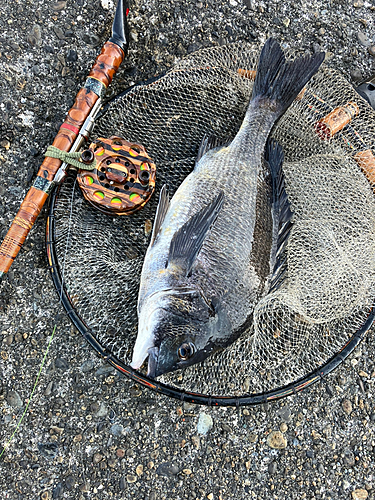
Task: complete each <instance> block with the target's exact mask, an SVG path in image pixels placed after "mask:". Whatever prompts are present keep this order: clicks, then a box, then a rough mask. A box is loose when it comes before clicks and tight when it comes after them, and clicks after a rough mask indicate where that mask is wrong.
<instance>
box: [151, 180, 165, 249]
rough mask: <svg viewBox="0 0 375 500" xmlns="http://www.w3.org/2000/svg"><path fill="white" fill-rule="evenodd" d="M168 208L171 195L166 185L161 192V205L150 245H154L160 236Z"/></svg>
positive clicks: (157, 210)
mask: <svg viewBox="0 0 375 500" xmlns="http://www.w3.org/2000/svg"><path fill="white" fill-rule="evenodd" d="M168 208H169V193H168V188H167V186H166V185H165V184H164V186H163V187H162V188H161V190H160V195H159V204H158V208H157V209H156V215H155V220H154V226H153V228H152V235H151V242H150V245H153V244H154V241H155V239H156V236H157V235H158V233H159V231H160V228H161V225H162V224H163V221H164V219H165V214H166V213H167V211H168Z"/></svg>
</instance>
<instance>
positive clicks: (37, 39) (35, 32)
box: [27, 24, 42, 47]
mask: <svg viewBox="0 0 375 500" xmlns="http://www.w3.org/2000/svg"><path fill="white" fill-rule="evenodd" d="M27 41H28V42H29V44H30V45H33V46H34V47H40V46H41V45H42V33H41V30H40V26H38V25H37V24H36V25H34V26H33V27H32V29H31V31H30V33H29V35H28V36H27Z"/></svg>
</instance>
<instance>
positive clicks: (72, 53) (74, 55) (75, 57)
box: [66, 49, 78, 62]
mask: <svg viewBox="0 0 375 500" xmlns="http://www.w3.org/2000/svg"><path fill="white" fill-rule="evenodd" d="M66 60H67V61H69V62H76V61H77V60H78V55H77V52H76V51H75V50H73V49H70V50H69V51H68V53H67V55H66Z"/></svg>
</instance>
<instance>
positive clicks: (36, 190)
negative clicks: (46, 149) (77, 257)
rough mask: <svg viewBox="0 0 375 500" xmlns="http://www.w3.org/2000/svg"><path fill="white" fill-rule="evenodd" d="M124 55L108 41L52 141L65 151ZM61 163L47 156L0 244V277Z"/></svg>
mask: <svg viewBox="0 0 375 500" xmlns="http://www.w3.org/2000/svg"><path fill="white" fill-rule="evenodd" d="M124 57H125V52H124V51H123V50H122V49H121V48H120V47H119V46H118V45H117V44H115V43H113V42H110V41H108V42H106V43H105V44H104V46H103V48H102V50H101V53H100V54H99V56H98V57H97V58H96V61H95V63H94V65H93V67H92V69H91V71H90V74H89V77H88V78H87V81H86V84H85V86H84V87H83V88H82V89H81V90H80V91H79V92H78V94H77V97H76V100H75V103H74V105H73V107H72V108H71V109H70V110H69V112H68V115H67V117H66V119H65V121H64V123H63V124H62V125H61V127H60V130H59V132H58V133H57V136H56V137H55V139H54V141H53V146H56V147H57V148H59V149H60V150H62V151H70V150H71V148H72V146H73V144H74V142H75V140H76V139H77V137H78V136H79V135H82V136H83V137H82V140H83V139H84V138H85V135H84V134H85V132H84V131H83V132H82V133H81V128H82V125H83V124H84V122H85V120H86V119H87V117H88V116H89V114H90V112H91V110H92V109H93V107H94V105H95V103H96V102H97V100H98V99H99V98H101V96H102V95H103V94H104V92H105V90H106V88H107V87H108V85H109V84H110V83H111V81H112V78H113V76H114V74H115V73H116V72H117V70H118V68H119V66H120V64H121V63H122V61H123V59H124ZM61 164H62V161H61V160H58V159H56V158H50V157H46V158H45V160H44V161H43V163H42V165H41V167H40V169H39V171H38V174H37V177H36V179H35V181H34V184H33V186H32V187H31V188H30V190H29V192H28V193H27V195H26V197H25V199H24V201H23V202H22V204H21V208H20V209H19V211H18V213H17V215H16V217H15V218H14V220H13V222H12V225H11V226H10V229H9V231H8V233H7V235H6V236H5V239H4V241H3V243H2V244H1V246H0V278H1V277H2V276H3V275H4V274H5V273H7V272H8V270H9V268H10V266H11V265H12V263H13V261H14V259H15V258H16V256H17V254H18V252H19V251H20V249H21V246H22V245H23V243H24V241H25V239H26V237H27V235H28V234H29V232H30V229H31V228H32V226H33V224H34V222H35V220H36V218H37V217H38V215H39V213H40V211H41V210H42V208H43V205H44V203H45V201H46V199H47V197H48V194H49V192H50V190H51V189H52V187H53V185H54V178H55V175H56V173H57V171H58V170H59V168H60V166H61Z"/></svg>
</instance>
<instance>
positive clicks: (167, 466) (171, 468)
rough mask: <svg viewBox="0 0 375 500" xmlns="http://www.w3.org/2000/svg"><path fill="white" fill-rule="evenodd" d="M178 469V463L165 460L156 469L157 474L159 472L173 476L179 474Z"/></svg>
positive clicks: (162, 474) (160, 474) (161, 474)
mask: <svg viewBox="0 0 375 500" xmlns="http://www.w3.org/2000/svg"><path fill="white" fill-rule="evenodd" d="M178 471H179V469H178V467H177V466H176V465H173V464H171V463H169V462H164V463H163V464H160V465H159V467H158V468H157V469H156V474H159V476H166V477H173V476H175V475H176V474H178Z"/></svg>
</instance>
